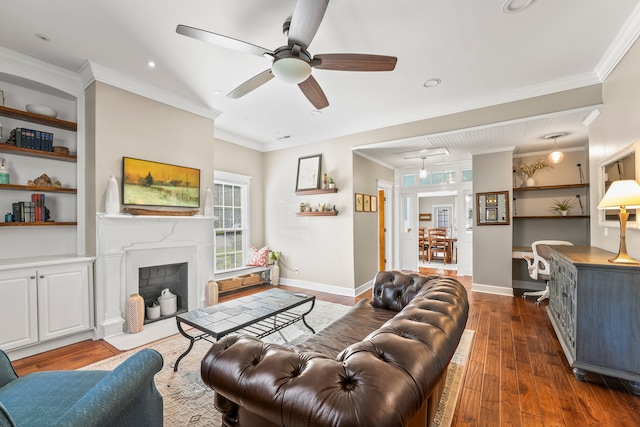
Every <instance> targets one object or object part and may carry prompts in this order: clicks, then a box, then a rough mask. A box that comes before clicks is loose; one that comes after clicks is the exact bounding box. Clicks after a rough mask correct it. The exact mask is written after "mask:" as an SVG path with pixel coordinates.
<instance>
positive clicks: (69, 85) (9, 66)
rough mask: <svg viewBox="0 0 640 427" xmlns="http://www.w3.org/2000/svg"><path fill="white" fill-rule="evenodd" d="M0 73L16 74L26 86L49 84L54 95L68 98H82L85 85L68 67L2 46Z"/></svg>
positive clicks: (0, 48) (0, 50) (0, 51)
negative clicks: (83, 85)
mask: <svg viewBox="0 0 640 427" xmlns="http://www.w3.org/2000/svg"><path fill="white" fill-rule="evenodd" d="M0 73H4V74H7V75H11V76H14V77H15V78H16V79H19V80H21V81H23V82H25V86H27V87H29V86H31V85H30V84H29V83H26V82H32V83H33V85H38V86H47V87H48V88H50V89H54V91H51V90H49V92H52V94H54V95H58V96H63V97H65V98H68V99H76V98H80V97H81V96H82V94H83V87H82V83H81V81H80V78H79V77H78V75H77V74H76V73H74V72H72V71H69V70H67V69H64V68H61V67H58V66H55V65H52V64H49V63H48V62H45V61H41V60H39V59H36V58H32V57H30V56H27V55H24V54H22V53H19V52H15V51H13V50H10V49H7V48H4V47H0ZM39 89H40V88H39Z"/></svg>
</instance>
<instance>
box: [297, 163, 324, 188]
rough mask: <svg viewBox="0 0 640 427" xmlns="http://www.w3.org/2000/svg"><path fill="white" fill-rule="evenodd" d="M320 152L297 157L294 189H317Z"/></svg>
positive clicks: (319, 179)
mask: <svg viewBox="0 0 640 427" xmlns="http://www.w3.org/2000/svg"><path fill="white" fill-rule="evenodd" d="M321 165H322V154H316V155H313V156H307V157H300V158H299V159H298V174H297V177H296V191H304V190H319V189H320V181H321V176H320V168H321Z"/></svg>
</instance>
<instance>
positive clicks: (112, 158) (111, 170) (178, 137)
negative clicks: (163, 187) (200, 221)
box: [86, 82, 214, 251]
mask: <svg viewBox="0 0 640 427" xmlns="http://www.w3.org/2000/svg"><path fill="white" fill-rule="evenodd" d="M86 93H87V106H86V115H87V135H86V145H87V171H86V175H87V178H86V180H87V181H86V182H87V193H88V194H87V225H88V226H87V240H89V239H90V238H92V237H93V238H94V237H95V222H94V219H95V213H96V212H95V211H96V210H97V211H98V212H104V206H105V203H104V195H105V190H106V186H107V180H108V179H109V176H111V175H113V176H114V177H116V179H117V180H118V183H121V180H122V157H123V156H127V157H135V158H140V159H145V160H153V161H158V162H163V163H171V164H175V165H181V166H188V167H193V168H197V169H200V194H201V196H202V199H201V206H202V205H203V202H204V191H205V190H206V189H207V186H209V185H210V184H209V183H211V182H213V151H214V145H213V120H211V119H207V118H203V117H201V116H198V115H196V114H192V113H188V112H186V111H184V110H180V109H177V108H174V107H171V106H168V105H166V104H162V103H159V102H156V101H153V100H151V99H149V98H145V97H142V96H139V95H135V94H133V93H131V92H127V91H125V90H122V89H118V88H115V87H113V86H110V85H108V84H105V83H101V82H95V83H93V84H92V85H91V86H90V87H89V88H88V89H87V91H86ZM91 248H95V244H94V245H92V246H89V245H88V246H87V251H91Z"/></svg>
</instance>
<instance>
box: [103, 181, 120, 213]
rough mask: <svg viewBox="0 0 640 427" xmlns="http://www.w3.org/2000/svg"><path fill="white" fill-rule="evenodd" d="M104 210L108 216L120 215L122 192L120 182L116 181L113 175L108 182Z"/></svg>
mask: <svg viewBox="0 0 640 427" xmlns="http://www.w3.org/2000/svg"><path fill="white" fill-rule="evenodd" d="M104 210H105V212H106V213H107V215H118V214H119V213H120V191H119V190H118V181H116V178H115V177H114V176H113V175H111V177H110V178H109V181H108V182H107V191H106V194H105V198H104Z"/></svg>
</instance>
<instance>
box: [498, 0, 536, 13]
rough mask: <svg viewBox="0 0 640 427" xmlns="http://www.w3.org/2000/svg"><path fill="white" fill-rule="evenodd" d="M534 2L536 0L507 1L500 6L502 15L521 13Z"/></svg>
mask: <svg viewBox="0 0 640 427" xmlns="http://www.w3.org/2000/svg"><path fill="white" fill-rule="evenodd" d="M535 2H536V0H507V1H506V2H505V3H504V5H503V6H502V11H503V12H504V13H518V12H522V11H523V10H525V9H526V8H528V7H529V6H531V5H532V4H534V3H535Z"/></svg>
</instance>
